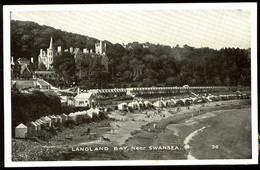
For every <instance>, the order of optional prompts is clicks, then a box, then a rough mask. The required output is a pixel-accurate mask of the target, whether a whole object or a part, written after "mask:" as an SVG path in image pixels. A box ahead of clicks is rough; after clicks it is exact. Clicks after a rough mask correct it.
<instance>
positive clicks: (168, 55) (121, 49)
mask: <svg viewBox="0 0 260 170" xmlns="http://www.w3.org/2000/svg"><path fill="white" fill-rule="evenodd" d="M50 36H52V37H53V39H54V46H55V47H57V46H58V45H61V46H62V48H63V49H65V48H69V47H78V48H80V49H81V50H82V49H83V48H88V49H93V50H94V43H95V42H97V41H98V40H97V39H94V38H90V37H87V36H83V35H78V34H73V33H68V32H64V31H61V30H57V29H54V28H51V27H48V26H40V25H38V24H36V23H32V22H21V21H12V22H11V48H12V49H11V51H12V56H14V58H15V59H17V58H18V57H26V58H30V57H34V58H35V59H37V56H38V53H39V50H40V49H41V48H42V49H47V48H48V45H49V40H50ZM106 43H107V52H106V54H107V56H108V58H109V74H108V75H105V77H106V81H105V82H102V81H99V82H98V83H94V85H93V84H91V82H90V81H97V80H104V74H100V73H98V72H97V71H95V72H96V73H97V74H96V75H93V77H94V79H90V78H84V77H83V78H81V79H78V80H77V82H78V83H79V84H80V85H81V86H87V87H88V88H100V87H101V86H102V87H103V88H106V87H111V84H113V85H114V86H112V87H126V85H130V86H132V87H135V86H155V85H157V86H183V85H186V84H188V85H190V86H211V85H227V86H229V85H230V86H237V85H241V86H248V85H250V83H251V77H250V74H251V73H250V60H251V55H250V51H251V49H239V48H222V49H220V50H214V49H211V48H207V47H205V48H194V47H191V46H188V45H184V46H183V47H180V46H179V45H176V46H175V47H171V46H167V45H159V44H157V45H156V44H151V43H148V42H147V43H138V42H133V43H128V44H126V45H124V46H123V45H121V44H112V43H110V42H108V41H106ZM71 58H72V57H71ZM36 61H37V60H36ZM85 62H86V61H85ZM82 63H84V61H82V62H81V67H82V65H84V64H82ZM76 64H77V63H76ZM75 68H78V66H77V65H76V66H75ZM92 68H93V69H97V68H98V67H95V66H94V67H93V66H92ZM84 70H89V69H86V68H81V69H80V70H77V69H75V70H74V71H73V70H70V77H75V76H76V75H77V72H78V71H81V74H84ZM61 71H62V70H61ZM82 72H83V73H82ZM71 73H73V74H74V75H75V76H71ZM64 76H65V75H64ZM101 76H102V77H101ZM109 85H110V86H109Z"/></svg>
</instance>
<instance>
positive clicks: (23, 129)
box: [15, 123, 27, 138]
mask: <svg viewBox="0 0 260 170" xmlns="http://www.w3.org/2000/svg"><path fill="white" fill-rule="evenodd" d="M15 137H16V138H26V137H27V126H25V125H24V124H22V123H21V124H20V125H18V126H16V128H15Z"/></svg>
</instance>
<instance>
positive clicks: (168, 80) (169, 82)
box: [166, 77, 174, 86]
mask: <svg viewBox="0 0 260 170" xmlns="http://www.w3.org/2000/svg"><path fill="white" fill-rule="evenodd" d="M166 85H167V86H174V78H173V77H168V78H167V79H166Z"/></svg>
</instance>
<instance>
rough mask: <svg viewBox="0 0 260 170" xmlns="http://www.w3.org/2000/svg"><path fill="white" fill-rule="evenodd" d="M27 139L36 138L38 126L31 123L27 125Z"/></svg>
mask: <svg viewBox="0 0 260 170" xmlns="http://www.w3.org/2000/svg"><path fill="white" fill-rule="evenodd" d="M26 125H27V137H34V136H35V135H36V133H37V125H36V124H35V123H34V122H33V121H31V122H28V123H27V124H26Z"/></svg>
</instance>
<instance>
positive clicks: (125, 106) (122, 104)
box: [118, 102, 127, 110]
mask: <svg viewBox="0 0 260 170" xmlns="http://www.w3.org/2000/svg"><path fill="white" fill-rule="evenodd" d="M126 109H127V103H125V102H124V103H120V104H119V105H118V110H126Z"/></svg>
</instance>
